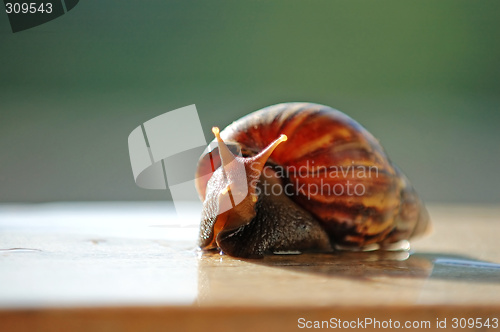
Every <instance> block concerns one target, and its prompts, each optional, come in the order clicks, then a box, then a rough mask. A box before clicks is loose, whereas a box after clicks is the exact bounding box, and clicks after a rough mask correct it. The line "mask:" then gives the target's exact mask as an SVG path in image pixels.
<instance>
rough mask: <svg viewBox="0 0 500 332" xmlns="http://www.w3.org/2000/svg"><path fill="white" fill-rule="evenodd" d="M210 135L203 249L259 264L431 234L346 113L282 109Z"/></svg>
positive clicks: (418, 204) (200, 174)
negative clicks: (282, 255) (277, 256)
mask: <svg viewBox="0 0 500 332" xmlns="http://www.w3.org/2000/svg"><path fill="white" fill-rule="evenodd" d="M212 131H213V133H214V135H215V137H216V138H215V139H214V142H213V143H214V144H215V142H216V143H217V146H216V147H213V146H214V144H211V145H209V147H208V148H207V150H206V151H205V152H204V154H203V155H202V156H201V157H200V159H199V162H198V166H197V170H196V180H195V185H196V189H197V191H198V194H199V196H200V199H201V200H202V201H203V210H202V216H201V225H200V233H199V246H200V248H201V249H202V250H220V251H221V252H223V253H225V254H227V255H230V256H235V257H242V258H258V257H263V256H264V255H268V254H273V253H276V252H290V251H292V252H293V251H298V252H307V251H311V252H331V251H334V250H336V249H337V248H350V249H360V250H363V249H366V248H370V247H373V246H376V247H379V248H384V247H388V246H390V245H391V244H394V243H399V242H401V241H403V240H408V239H410V238H413V237H415V236H419V235H422V234H424V233H426V232H427V231H428V230H429V228H430V221H429V215H428V213H427V210H426V208H425V206H424V204H423V202H422V200H421V199H420V198H419V196H418V195H417V193H416V191H415V190H414V188H413V187H412V185H411V184H410V182H409V181H408V179H407V178H406V176H405V175H404V174H403V173H402V172H401V171H400V170H399V168H398V167H397V166H396V165H394V164H393V163H392V162H391V161H390V159H389V158H388V156H387V154H386V152H385V151H384V149H383V148H382V146H381V145H380V143H379V142H378V140H377V139H376V138H375V137H374V136H373V135H372V134H370V133H369V132H368V131H367V130H366V129H365V128H364V127H362V126H361V125H360V124H359V123H357V122H356V121H355V120H353V119H351V118H350V117H349V116H347V115H345V114H344V113H342V112H340V111H338V110H335V109H333V108H331V107H328V106H324V105H319V104H312V103H283V104H278V105H274V106H269V107H267V108H264V109H261V110H258V111H255V112H253V113H251V114H249V115H247V116H245V117H243V118H241V119H239V120H237V121H235V122H233V123H232V124H230V125H229V126H228V127H226V128H225V129H224V130H223V131H219V129H218V128H217V127H214V128H213V129H212ZM212 147H213V148H212Z"/></svg>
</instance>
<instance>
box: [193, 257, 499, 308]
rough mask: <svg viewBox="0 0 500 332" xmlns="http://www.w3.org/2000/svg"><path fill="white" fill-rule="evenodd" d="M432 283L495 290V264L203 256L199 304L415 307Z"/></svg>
mask: <svg viewBox="0 0 500 332" xmlns="http://www.w3.org/2000/svg"><path fill="white" fill-rule="evenodd" d="M433 280H436V281H439V280H442V281H447V282H448V281H451V282H448V283H450V284H451V283H456V282H459V283H463V282H466V283H475V284H482V283H485V284H486V283H493V284H499V285H497V287H498V286H500V264H496V263H490V262H482V261H479V260H475V259H472V258H470V257H465V256H458V255H449V254H439V253H413V254H411V255H410V254H409V253H408V252H407V251H394V252H389V251H373V252H338V253H331V254H301V255H272V256H267V257H265V258H263V259H254V260H248V259H246V260H241V259H236V258H233V257H229V256H225V255H219V253H214V252H212V253H202V254H200V259H199V265H198V283H199V292H198V303H199V304H202V305H203V304H210V303H216V302H218V303H221V301H222V303H228V304H229V305H231V304H234V305H238V304H245V303H247V304H248V301H251V300H252V299H253V300H255V301H259V302H262V301H264V302H265V303H266V302H267V303H271V304H280V305H287V304H290V303H292V302H293V303H296V301H302V302H304V304H318V303H319V304H339V303H342V304H354V303H356V304H359V303H361V302H362V303H364V304H370V303H372V304H375V303H391V302H394V303H415V302H420V301H422V292H423V291H424V288H425V289H434V287H431V288H429V281H433ZM433 284H434V282H431V286H433ZM470 290H471V293H473V288H470ZM426 296H427V295H426ZM426 298H427V297H426Z"/></svg>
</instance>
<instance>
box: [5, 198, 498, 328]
mask: <svg viewBox="0 0 500 332" xmlns="http://www.w3.org/2000/svg"><path fill="white" fill-rule="evenodd" d="M430 213H431V216H432V219H433V221H434V228H435V230H434V232H433V234H432V235H430V236H429V237H427V238H424V239H421V240H419V241H414V242H413V243H412V249H411V252H410V253H408V252H341V253H334V254H307V255H306V254H303V255H275V256H270V257H266V258H264V259H260V260H241V259H235V258H232V257H229V256H224V255H220V254H219V253H213V252H212V253H202V252H200V251H199V250H197V249H196V246H195V243H196V235H197V228H196V226H194V225H192V226H187V227H186V226H185V227H179V226H178V225H177V224H178V220H177V221H175V220H174V219H175V218H176V217H175V215H174V214H173V211H172V208H171V207H170V206H168V205H165V204H161V203H158V204H153V203H148V204H140V203H137V204H132V203H130V204H125V205H123V204H118V203H116V204H104V203H103V204H66V205H64V204H61V205H57V204H56V205H39V206H22V205H21V206H12V205H4V206H0V249H1V250H0V330H1V331H53V330H61V331H98V330H103V331H119V330H121V331H139V330H140V331H147V330H162V331H168V330H175V331H180V330H201V329H202V328H203V329H205V328H204V326H213V327H214V326H216V327H217V328H216V329H215V328H213V329H214V330H217V331H234V330H240V331H247V330H248V331H250V330H256V329H257V328H264V329H268V330H293V329H299V327H300V326H304V327H305V324H314V321H327V323H328V324H335V323H337V324H340V323H339V320H341V321H344V320H345V321H349V322H351V321H356V324H358V322H359V320H361V321H362V322H365V320H368V321H370V319H371V320H372V322H376V321H377V320H378V322H379V323H380V324H384V322H388V321H389V320H391V321H392V322H395V321H399V322H401V323H404V322H406V321H410V322H415V321H418V322H420V323H422V324H425V322H429V324H431V327H432V328H435V327H436V324H437V323H438V321H439V322H441V325H442V324H443V323H442V322H443V321H444V319H446V325H447V326H446V327H447V328H448V329H453V328H452V327H453V325H454V324H455V323H454V322H455V321H456V324H458V326H459V325H460V324H462V325H463V324H464V323H467V321H464V320H463V319H468V318H474V319H476V320H475V321H474V324H475V326H474V327H478V322H481V324H484V323H485V322H486V319H489V321H488V322H489V324H490V325H492V324H494V319H495V318H496V319H500V241H499V236H500V208H498V207H492V206H466V207H464V206H460V207H459V206H433V207H431V208H430ZM184 217H185V218H186V217H187V218H188V219H192V220H193V221H192V222H191V224H195V223H196V220H197V216H196V214H194V213H193V214H192V215H191V216H189V215H188V216H184ZM454 318H456V319H457V320H455V321H454ZM301 319H302V320H301ZM460 319H462V321H460ZM477 319H480V320H477ZM469 323H470V320H469ZM375 324H376V323H375ZM330 327H331V326H330ZM367 327H374V326H373V325H368V326H367ZM375 327H377V326H375ZM492 327H493V325H492V326H491V327H490V329H492V330H495V329H493V328H492ZM498 329H500V326H499V327H498ZM299 330H300V329H299ZM453 330H456V329H453Z"/></svg>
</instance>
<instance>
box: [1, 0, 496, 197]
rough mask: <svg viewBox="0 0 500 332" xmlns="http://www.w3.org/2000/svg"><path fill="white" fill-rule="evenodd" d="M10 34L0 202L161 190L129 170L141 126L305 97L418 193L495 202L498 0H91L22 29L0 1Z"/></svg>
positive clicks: (4, 43) (208, 122) (5, 38)
mask: <svg viewBox="0 0 500 332" xmlns="http://www.w3.org/2000/svg"><path fill="white" fill-rule="evenodd" d="M0 45H1V46H0V48H1V52H0V60H1V61H0V202H17V201H22V202H42V201H54V200H165V199H168V198H169V193H168V192H165V191H152V190H144V189H141V188H139V187H137V186H136V185H135V183H134V181H133V178H132V172H131V168H130V160H129V156H128V148H127V137H128V135H129V133H130V132H131V131H132V130H133V129H134V128H135V127H137V126H138V125H140V124H141V123H143V122H144V121H146V120H149V119H151V118H153V117H155V116H157V115H159V114H162V113H164V112H166V111H170V110H173V109H176V108H179V107H182V106H186V105H190V104H196V106H197V108H198V112H199V115H200V119H201V121H202V124H203V127H204V131H205V136H206V137H207V140H211V139H212V135H211V133H210V128H211V127H212V126H213V125H218V126H221V127H224V126H226V125H227V124H229V123H230V122H231V121H233V120H235V119H237V118H239V117H241V116H243V115H245V114H247V113H249V112H251V111H253V110H256V109H259V108H262V107H265V106H268V105H271V104H275V103H279V102H284V101H311V102H316V103H322V104H326V105H329V106H332V107H334V108H337V109H339V110H341V111H343V112H345V113H347V114H348V115H350V116H351V117H353V118H354V119H356V120H357V121H358V122H360V123H361V124H363V125H364V126H365V127H366V128H367V129H368V130H369V131H371V132H372V133H373V134H374V135H375V136H376V137H378V138H379V139H380V141H381V143H382V145H383V146H384V147H385V148H386V150H387V151H388V153H389V155H390V156H391V159H392V160H393V161H394V162H395V163H397V164H398V165H399V166H400V167H401V168H402V169H403V170H404V172H405V173H406V174H407V175H408V177H409V178H410V180H411V181H412V183H413V184H414V185H415V187H416V188H417V190H418V191H419V192H420V193H421V195H422V197H423V198H424V200H426V201H428V202H474V203H500V189H499V188H500V175H499V167H500V130H499V128H498V127H499V125H500V1H459V0H449V1H435V0H432V1H401V0H395V1H331V0H330V1H290V0H288V1H195V2H193V1H186V0H183V1H165V0H161V1H160V0H155V1H152V0H150V1H117V0H116V1H111V0H81V1H80V3H79V4H78V5H77V6H76V7H75V8H74V9H73V10H72V11H70V12H68V13H67V14H66V15H63V16H62V17H60V18H58V19H55V20H54V21H51V22H49V23H47V24H44V25H41V26H38V27H35V28H32V29H30V30H26V31H22V32H19V33H16V34H13V33H12V32H11V29H10V26H9V22H8V19H7V15H6V14H1V13H0ZM180 139H182V138H180Z"/></svg>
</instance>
